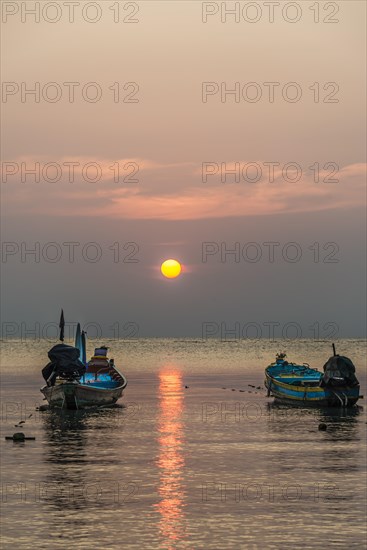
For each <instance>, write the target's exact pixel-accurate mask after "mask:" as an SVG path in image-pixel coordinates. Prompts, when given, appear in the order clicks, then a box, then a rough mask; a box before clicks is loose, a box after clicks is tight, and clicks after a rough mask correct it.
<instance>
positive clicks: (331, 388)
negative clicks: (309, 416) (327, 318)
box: [265, 344, 363, 407]
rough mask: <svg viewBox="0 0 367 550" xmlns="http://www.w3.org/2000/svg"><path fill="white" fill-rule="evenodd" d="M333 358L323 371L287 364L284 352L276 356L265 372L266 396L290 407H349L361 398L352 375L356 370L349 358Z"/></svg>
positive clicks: (306, 366) (306, 365) (337, 356)
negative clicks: (297, 405) (293, 405)
mask: <svg viewBox="0 0 367 550" xmlns="http://www.w3.org/2000/svg"><path fill="white" fill-rule="evenodd" d="M333 351H334V355H333V356H332V357H330V358H329V359H328V361H327V362H326V363H325V365H324V368H323V370H324V372H323V373H322V372H320V371H319V370H317V369H314V368H311V367H310V366H309V365H308V364H307V363H303V365H299V364H297V363H289V362H288V361H287V360H286V354H285V353H278V354H277V356H276V361H275V363H272V364H271V365H269V366H268V367H267V368H266V369H265V386H266V388H267V389H268V396H269V397H270V396H273V397H275V399H277V400H280V401H284V402H287V403H291V404H299V405H305V404H306V405H317V406H324V407H332V406H338V407H349V406H352V405H355V404H356V403H357V401H358V399H361V398H362V397H363V396H362V395H360V394H359V390H360V386H359V382H358V380H357V378H356V375H355V371H356V369H355V367H354V365H353V363H352V361H351V360H350V359H349V358H348V357H344V356H343V355H337V354H336V353H335V346H334V344H333Z"/></svg>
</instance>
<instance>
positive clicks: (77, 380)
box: [41, 314, 127, 410]
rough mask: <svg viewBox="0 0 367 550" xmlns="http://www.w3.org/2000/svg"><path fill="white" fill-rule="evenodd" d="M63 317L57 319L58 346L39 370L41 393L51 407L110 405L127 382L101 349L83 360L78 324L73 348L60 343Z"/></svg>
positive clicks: (84, 351) (82, 335)
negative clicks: (42, 381) (43, 380)
mask: <svg viewBox="0 0 367 550" xmlns="http://www.w3.org/2000/svg"><path fill="white" fill-rule="evenodd" d="M63 324H64V321H63V314H62V316H61V320H60V331H61V332H60V340H61V342H62V343H61V344H57V345H56V346H53V348H51V350H50V351H49V352H48V356H49V359H50V363H48V365H46V367H44V369H43V370H42V374H43V377H44V379H45V381H46V385H45V386H43V387H42V388H41V392H42V393H43V395H44V396H45V399H47V401H48V403H49V405H50V406H51V407H57V408H62V409H74V410H75V409H87V408H91V407H101V406H104V407H106V406H111V405H113V404H115V403H116V401H117V400H118V399H119V398H120V397H122V395H123V390H124V388H125V387H126V386H127V380H126V378H125V376H124V375H123V374H121V372H119V370H118V369H117V368H116V366H115V364H114V360H113V359H108V357H107V349H108V348H106V347H105V346H101V347H99V348H96V349H95V351H94V355H93V357H92V358H91V360H90V361H88V362H87V361H86V338H85V333H84V332H83V331H81V330H80V325H79V323H78V327H77V332H76V338H75V345H74V346H68V345H66V344H64V343H63V339H64V338H63V337H64V332H63Z"/></svg>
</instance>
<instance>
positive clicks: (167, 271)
mask: <svg viewBox="0 0 367 550" xmlns="http://www.w3.org/2000/svg"><path fill="white" fill-rule="evenodd" d="M161 272H162V274H163V275H164V276H165V277H167V278H168V279H174V278H175V277H178V276H179V275H180V273H181V264H180V262H178V261H177V260H166V261H165V262H163V264H162V265H161Z"/></svg>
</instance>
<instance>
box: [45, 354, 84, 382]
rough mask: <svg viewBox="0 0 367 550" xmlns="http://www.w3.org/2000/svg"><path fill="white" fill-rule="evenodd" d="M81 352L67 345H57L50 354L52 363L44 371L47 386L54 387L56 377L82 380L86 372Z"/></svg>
mask: <svg viewBox="0 0 367 550" xmlns="http://www.w3.org/2000/svg"><path fill="white" fill-rule="evenodd" d="M79 355H80V350H79V349H78V348H75V347H73V346H67V345H66V344H57V345H56V346H53V348H51V349H50V351H49V352H48V357H49V359H50V363H48V364H47V365H46V366H45V367H44V368H43V369H42V375H43V378H44V379H45V380H46V382H47V384H49V385H52V386H53V385H54V383H55V379H56V377H60V378H66V379H69V378H80V377H81V376H82V375H83V374H84V373H85V371H86V367H85V365H83V363H82V362H81V361H80V360H79Z"/></svg>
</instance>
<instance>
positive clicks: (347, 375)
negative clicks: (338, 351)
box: [320, 355, 359, 387]
mask: <svg viewBox="0 0 367 550" xmlns="http://www.w3.org/2000/svg"><path fill="white" fill-rule="evenodd" d="M355 372H356V369H355V366H354V365H353V363H352V361H351V360H350V359H349V358H348V357H344V356H343V355H334V356H333V357H330V359H328V361H327V362H326V363H325V365H324V376H323V377H322V379H321V384H320V385H321V386H327V385H345V386H350V387H353V386H357V385H358V384H359V382H358V380H357V378H356V375H355Z"/></svg>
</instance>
